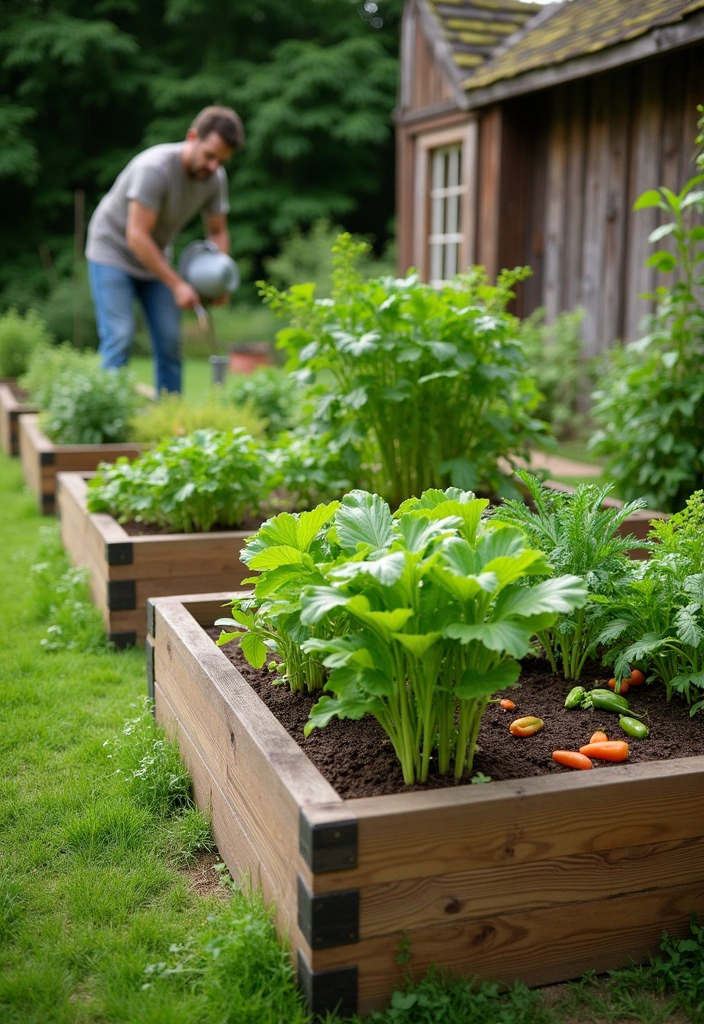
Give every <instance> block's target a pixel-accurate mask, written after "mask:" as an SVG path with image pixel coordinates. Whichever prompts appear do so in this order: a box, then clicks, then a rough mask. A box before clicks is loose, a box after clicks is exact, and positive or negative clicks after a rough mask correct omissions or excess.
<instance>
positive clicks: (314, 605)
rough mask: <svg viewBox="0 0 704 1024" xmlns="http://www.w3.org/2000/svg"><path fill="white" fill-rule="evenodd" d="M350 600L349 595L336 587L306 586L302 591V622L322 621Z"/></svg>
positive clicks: (306, 623)
mask: <svg viewBox="0 0 704 1024" xmlns="http://www.w3.org/2000/svg"><path fill="white" fill-rule="evenodd" d="M348 602H349V598H348V596H347V595H346V594H343V592H342V591H341V590H338V589H337V588H336V587H305V588H304V589H303V590H302V591H301V622H302V623H303V624H304V625H306V626H310V625H312V624H313V623H315V622H320V620H321V619H324V618H325V616H326V615H327V614H328V613H329V612H331V611H334V609H335V608H341V607H344V605H346V604H347V603H348Z"/></svg>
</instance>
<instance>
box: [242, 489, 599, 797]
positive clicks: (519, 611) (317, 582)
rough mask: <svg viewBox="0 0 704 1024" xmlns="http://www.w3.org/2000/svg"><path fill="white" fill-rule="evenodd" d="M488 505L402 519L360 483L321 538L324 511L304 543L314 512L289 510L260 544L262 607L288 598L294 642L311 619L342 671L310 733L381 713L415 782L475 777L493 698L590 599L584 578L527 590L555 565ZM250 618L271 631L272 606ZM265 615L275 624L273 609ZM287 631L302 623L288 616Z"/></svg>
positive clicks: (454, 501)
mask: <svg viewBox="0 0 704 1024" xmlns="http://www.w3.org/2000/svg"><path fill="white" fill-rule="evenodd" d="M487 504H488V502H487V501H486V500H482V499H477V498H475V497H474V495H473V494H472V493H471V492H463V491H460V490H458V489H456V488H449V489H448V490H446V491H440V490H429V491H427V492H425V493H424V494H423V495H422V496H421V497H420V498H412V499H409V500H408V501H405V502H404V503H403V504H402V505H401V507H400V508H399V510H398V512H397V513H396V514H395V515H394V516H392V514H391V510H390V508H389V506H388V504H387V503H386V502H385V501H383V500H382V499H381V498H380V497H379V496H378V495H376V494H370V493H369V492H365V491H352V492H351V493H350V494H347V495H346V496H345V497H344V498H343V500H342V503H341V504H340V505H339V507H335V508H333V507H327V508H326V507H324V506H323V507H321V508H320V509H316V510H315V512H314V513H312V514H311V515H313V516H319V517H320V520H321V522H322V524H323V532H322V535H320V534H319V535H312V529H313V526H314V525H315V523H316V519H308V520H306V521H305V522H306V527H307V530H306V531H305V532H304V535H303V537H300V536H297V527H296V526H294V524H296V523H297V522H300V518H297V517H295V516H292V517H290V518H288V519H285V520H281V519H280V517H279V519H280V526H281V527H282V528H280V529H278V528H277V530H276V533H275V534H272V533H271V532H270V531H268V532H267V534H266V535H265V536H264V537H263V538H261V539H259V537H256V538H255V539H254V540H253V541H252V542H251V545H252V550H253V551H255V553H254V554H253V556H248V564H249V565H250V566H251V567H252V568H257V569H259V570H262V572H263V579H262V580H261V581H259V582H257V583H256V584H255V597H254V600H255V602H256V601H258V600H259V601H261V600H262V599H263V600H264V601H265V602H266V600H267V599H268V600H269V601H273V602H275V601H276V600H277V599H278V598H281V599H282V606H283V607H282V613H285V612H286V611H287V610H288V609H289V608H290V610H291V612H292V618H291V620H290V625H291V626H292V627H293V628H292V629H291V639H292V641H293V642H296V641H298V642H300V641H299V636H300V634H299V633H298V625H299V623H300V625H301V626H303V627H305V628H306V629H310V630H317V631H319V632H318V635H311V636H309V638H308V639H304V640H303V642H302V643H301V644H300V646H301V648H302V650H303V652H304V654H306V655H309V656H313V657H315V658H316V659H317V658H319V659H321V661H322V664H323V666H324V667H325V668H326V669H328V670H330V676H329V678H328V680H327V682H325V685H324V689H325V691H327V692H326V693H325V694H323V696H321V697H320V699H319V700H318V702H317V704H316V705H315V707H314V708H313V710H312V712H311V718H310V721H309V723H308V725H307V726H306V732H307V733H309V732H310V730H311V729H313V728H321V727H324V726H325V725H327V723H328V722H329V721H330V720H331V718H333V717H339V718H354V719H359V718H362V717H363V716H364V715H365V714H370V715H372V716H373V717H374V718H376V719H377V721H379V723H380V724H381V726H382V727H383V728H384V730H385V731H386V733H387V734H388V736H389V738H390V739H391V742H392V743H393V746H394V749H395V751H396V754H397V756H398V758H399V761H400V762H401V766H402V769H403V777H404V781H405V782H406V783H408V784H411V783H413V782H416V781H421V782H423V781H425V780H426V779H427V777H428V774H429V771H430V767H431V758H433V757H435V756H436V757H437V770H438V771H440V772H441V773H445V772H447V771H448V770H449V769H450V767H451V765H452V763H453V762H454V770H455V778H457V779H460V778H462V776H463V775H464V773H465V771H468V772H469V773H470V774H471V769H472V762H473V757H474V751H475V748H476V740H477V733H478V730H479V725H480V722H481V718H482V715H483V713H484V710H485V708H486V706H487V704H488V702H489V699H490V698H491V696H492V694H494V693H495V692H496V691H497V690H501V689H504V688H506V687H507V686H512V685H514V684H515V683H516V680H517V679H518V675H519V672H520V666H519V664H518V661H517V660H516V659H518V658H521V657H523V656H524V655H526V654H527V653H528V651H529V649H530V642H531V638H532V637H533V635H534V634H535V632H536V630H542V629H545V628H547V627H549V626H551V625H552V624H553V623H554V621H555V617H556V615H557V614H558V613H560V612H568V611H571V610H572V609H573V608H575V607H578V606H580V605H582V604H584V602H585V601H586V597H587V590H586V586H585V584H584V582H583V581H582V580H581V579H579V578H578V577H576V576H563V577H560V578H558V579H547V580H544V582H542V583H538V584H534V585H525V581H526V577H528V576H550V574H551V571H552V570H551V568H550V565H549V564H548V562H547V560H546V558H545V556H544V555H543V554H542V552H540V551H538V550H534V549H531V548H530V547H529V546H528V544H527V538H526V535H525V534H524V533H523V532H522V531H521V530H519V529H515V528H512V527H510V526H507V525H504V524H503V523H498V522H496V523H493V522H485V521H482V518H481V517H482V512H483V510H484V509H485V507H486V506H487ZM331 513H333V514H332V520H331V527H330V528H329V529H325V524H326V523H327V521H329V519H330V514H331ZM274 523H276V520H274ZM267 526H268V524H267ZM264 529H267V527H265V528H264ZM309 537H310V539H309ZM272 541H273V543H272ZM302 541H306V542H307V548H306V550H305V551H302V550H301V545H302ZM307 556H309V557H307ZM288 595H293V597H294V602H292V603H290V604H288V606H287V601H286V598H287V597H288ZM246 615H247V616H251V618H245V614H241V613H240V614H238V615H237V616H235V619H236V621H237V622H239V623H240V625H241V626H243V627H245V629H244V630H240V631H239V632H240V634H242V635H240V641H241V642H243V641H245V635H244V634H245V631H250V632H251V633H253V634H256V632H257V620H258V615H259V613H257V612H254V613H252V612H250V611H247V612H246ZM262 616H263V618H264V624H265V626H266V627H268V626H269V625H270V624H271V622H272V616H271V608H270V606H267V604H266V603H265V604H264V607H263V610H262ZM274 625H279V626H281V625H282V626H283V627H284V630H287V629H289V621H287V620H286V619H285V616H284V617H283V618H281V619H280V621H279V623H278V624H277V623H274ZM275 632H276V631H275ZM222 639H223V642H225V640H226V637H223V638H222ZM246 643H247V644H248V645H249V647H250V651H255V653H256V655H257V660H258V661H259V663H260V664H263V661H264V659H265V657H266V651H267V650H268V649H276V650H277V651H278V653H282V652H283V647H282V645H281V643H280V641H279V639H278V634H277V636H276V637H274V636H265V635H264V634H263V633H261V632H260V636H259V637H256V636H253V637H252V638H250V639H248V640H247V641H246ZM255 648H256V650H255ZM243 649H244V653H245V655H247V649H246V647H245V646H244V644H243ZM330 694H333V696H330Z"/></svg>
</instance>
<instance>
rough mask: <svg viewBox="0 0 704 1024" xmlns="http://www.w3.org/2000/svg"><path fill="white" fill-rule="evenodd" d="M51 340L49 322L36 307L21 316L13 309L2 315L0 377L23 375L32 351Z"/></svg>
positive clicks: (45, 346) (0, 323)
mask: <svg viewBox="0 0 704 1024" xmlns="http://www.w3.org/2000/svg"><path fill="white" fill-rule="evenodd" d="M50 342H51V337H50V335H49V333H48V331H47V328H46V324H45V323H44V321H43V320H42V319H41V317H40V316H39V314H38V313H37V312H35V310H32V309H30V310H29V312H28V313H25V314H24V316H22V314H21V313H18V312H17V310H16V309H10V310H8V312H7V313H4V314H3V315H2V316H0V377H21V376H22V374H23V373H25V372H26V371H27V367H28V366H29V362H30V359H31V356H32V353H33V352H34V351H35V350H37V349H40V350H42V351H43V350H45V349H46V348H47V346H48V345H49V344H50Z"/></svg>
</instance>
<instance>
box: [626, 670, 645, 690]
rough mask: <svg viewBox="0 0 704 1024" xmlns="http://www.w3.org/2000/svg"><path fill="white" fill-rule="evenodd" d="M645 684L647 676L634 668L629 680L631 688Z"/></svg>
mask: <svg viewBox="0 0 704 1024" xmlns="http://www.w3.org/2000/svg"><path fill="white" fill-rule="evenodd" d="M644 682H645V676H644V675H643V673H642V672H641V670H640V669H639V668H634V669H633V671H632V672H631V675H630V677H629V680H628V685H629V686H642V685H643V683H644Z"/></svg>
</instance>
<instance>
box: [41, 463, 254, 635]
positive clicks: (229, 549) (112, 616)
mask: <svg viewBox="0 0 704 1024" xmlns="http://www.w3.org/2000/svg"><path fill="white" fill-rule="evenodd" d="M57 482H58V495H57V501H58V510H59V514H60V517H61V539H62V542H63V545H64V547H65V548H66V551H67V552H68V555H69V557H70V559H71V561H72V562H73V564H74V565H84V566H87V567H88V569H89V570H90V587H91V593H92V596H93V601H94V603H95V605H96V606H97V607H98V608H99V609H100V611H101V613H102V616H103V620H104V622H105V629H106V631H107V635H108V638H109V639H110V640H112V641H113V642H114V643H115V644H117V645H118V646H119V647H128V646H131V645H132V644H135V643H144V640H145V637H146V601H147V598H148V597H162V596H165V595H170V594H183V593H184V592H189V593H198V592H201V591H207V592H210V591H212V590H224V589H225V588H226V587H232V588H233V589H234V588H236V587H238V586H239V585H240V583H241V581H242V579H244V577H245V576H248V575H250V572H249V570H248V569H247V568H246V566H245V565H243V564H242V562H240V560H239V555H240V551H241V549H242V546H243V545H244V542H245V539H246V538H247V537H249V536H250V535H251V533H250V532H248V531H246V530H227V531H219V532H217V533H171V534H164V533H162V534H142V535H138V536H131V535H130V534H128V533H127V531H126V530H125V529H124V527H123V526H121V525H120V524H119V523H118V522H117V520H116V519H114V518H113V517H112V516H110V515H107V514H105V513H90V512H88V510H87V508H86V492H87V482H86V478H85V476H83V475H82V474H80V473H59V474H58V481H57ZM223 600H224V598H223ZM223 614H224V613H223Z"/></svg>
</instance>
